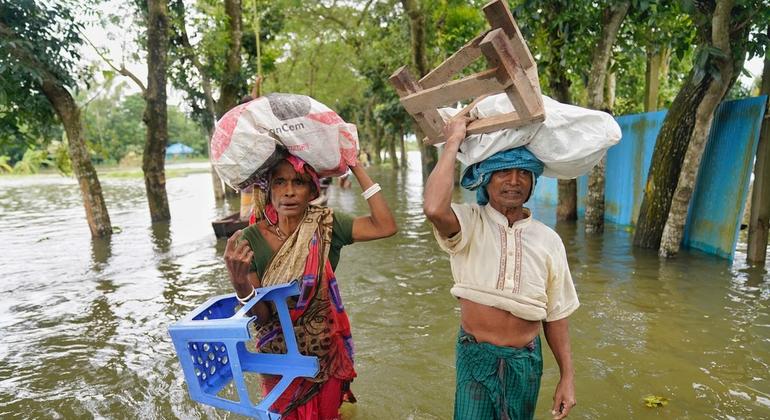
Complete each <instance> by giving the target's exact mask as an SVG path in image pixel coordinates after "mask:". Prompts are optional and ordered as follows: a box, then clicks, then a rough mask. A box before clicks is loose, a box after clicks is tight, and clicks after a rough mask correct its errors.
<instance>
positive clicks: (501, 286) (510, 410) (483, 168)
mask: <svg viewBox="0 0 770 420" xmlns="http://www.w3.org/2000/svg"><path fill="white" fill-rule="evenodd" d="M466 124H467V120H458V121H454V122H450V123H448V124H447V125H446V127H444V138H446V139H447V140H446V145H445V147H444V151H443V153H442V154H441V157H440V158H439V161H438V164H437V165H436V167H435V169H434V170H433V172H432V173H431V175H430V177H429V178H428V182H427V184H426V186H425V204H424V211H425V215H426V216H427V217H428V219H429V220H430V221H431V223H433V227H434V233H435V236H436V239H437V240H438V243H439V245H440V246H441V248H442V249H444V250H445V251H446V252H447V253H449V261H450V263H451V266H452V276H453V277H454V287H452V290H451V293H452V295H454V296H455V297H457V298H458V299H459V301H460V309H461V317H460V324H461V326H460V333H459V335H458V338H457V362H456V368H457V389H456V391H455V411H454V413H455V414H454V418H455V419H456V420H476V419H484V420H486V419H505V420H508V419H510V420H515V419H532V418H533V417H534V414H535V404H536V403H537V395H538V392H539V390H540V377H541V375H542V372H543V359H542V353H541V349H540V336H539V334H540V324H541V323H542V325H543V330H544V332H545V338H546V340H547V341H548V345H549V347H550V348H551V351H552V352H553V354H554V356H555V358H556V362H557V363H558V364H559V370H560V373H561V379H560V380H559V384H558V386H557V387H556V393H555V394H554V402H553V408H552V410H551V414H553V416H554V419H562V418H564V417H567V414H569V412H570V410H571V409H572V407H573V406H575V385H574V381H573V369H572V355H571V351H570V342H569V328H568V323H567V317H568V316H569V315H570V314H571V313H572V312H574V311H575V309H577V308H578V306H579V305H580V304H579V302H578V299H577V294H576V293H575V286H574V285H573V283H572V276H571V275H570V271H569V267H568V265H567V256H566V252H565V250H564V244H563V243H562V241H561V238H559V236H558V235H557V234H556V232H554V231H553V230H551V229H550V228H548V227H547V226H545V225H544V224H542V223H540V222H539V221H537V220H534V219H533V218H532V216H531V214H530V211H529V209H527V208H524V207H523V205H524V203H525V202H526V201H527V200H528V199H529V197H530V196H531V195H532V190H533V188H534V185H535V181H536V179H537V177H538V176H540V174H542V172H543V162H541V161H540V160H538V159H537V158H536V157H535V156H534V155H533V154H532V153H531V152H529V151H528V150H527V149H525V148H523V147H519V148H515V149H510V150H504V151H501V152H498V153H496V154H494V155H492V156H491V157H489V158H488V159H486V160H484V161H482V162H479V163H476V164H473V165H471V166H469V167H468V168H467V169H466V171H465V172H464V173H463V178H462V180H461V184H462V186H463V187H465V188H467V189H469V190H476V200H477V202H478V204H472V205H471V204H453V203H452V202H451V199H452V189H453V187H454V169H455V158H456V156H457V152H458V150H459V148H460V143H462V141H463V139H464V138H465V135H466V132H465V130H466Z"/></svg>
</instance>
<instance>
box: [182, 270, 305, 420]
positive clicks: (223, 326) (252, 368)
mask: <svg viewBox="0 0 770 420" xmlns="http://www.w3.org/2000/svg"><path fill="white" fill-rule="evenodd" d="M297 295H299V286H298V285H297V283H296V282H292V283H288V284H284V285H279V286H272V287H264V288H260V289H257V290H256V295H255V297H254V298H252V299H251V300H250V301H249V302H248V303H247V304H246V305H244V306H243V307H242V308H240V309H238V310H237V311H236V309H237V306H238V305H239V302H238V300H237V299H236V296H235V294H229V295H221V296H216V297H214V298H211V299H209V300H208V301H207V302H206V303H204V304H203V305H201V306H199V307H198V308H197V309H195V310H194V311H193V312H192V313H191V314H189V315H188V316H186V317H185V318H183V319H182V320H180V321H178V322H176V323H174V324H171V325H170V326H169V327H168V332H169V334H170V335H171V341H172V342H173V343H174V348H175V349H176V353H177V356H178V357H179V363H180V364H181V365H182V370H183V371H184V376H185V380H186V381H187V387H188V390H189V392H190V397H191V398H192V399H193V400H195V401H198V402H200V403H203V404H208V405H211V406H214V407H217V408H221V409H224V410H229V411H232V412H234V413H238V414H242V415H245V416H250V417H256V418H258V419H263V420H268V419H270V420H276V419H280V418H281V416H280V415H279V414H277V413H274V412H271V411H270V410H269V409H270V406H271V405H272V404H273V403H274V402H275V400H277V399H278V397H279V396H280V395H281V394H282V393H283V392H284V391H285V390H286V388H288V387H289V384H291V382H292V381H293V380H294V379H295V378H299V377H305V378H312V377H314V376H315V375H316V374H317V373H318V358H317V357H312V356H304V355H302V354H300V353H299V351H298V350H297V340H296V337H295V336H294V329H293V328H292V323H291V317H290V316H289V308H288V306H287V304H286V299H287V298H289V297H291V296H297ZM264 301H272V302H273V303H274V304H275V308H276V309H277V311H278V317H279V320H280V321H281V328H282V330H283V335H284V339H285V341H286V347H287V352H286V354H261V353H253V352H250V351H248V350H247V349H246V342H248V341H250V340H254V338H253V337H252V336H251V333H250V332H249V324H251V323H253V322H255V321H256V317H250V316H247V315H246V313H247V312H248V311H249V310H250V309H251V308H252V307H253V306H254V305H256V304H257V303H258V302H264ZM244 372H253V373H264V374H270V375H281V380H280V381H279V382H278V385H276V387H275V388H274V389H273V390H272V391H271V392H270V393H269V394H268V395H267V396H265V398H264V399H263V400H262V401H261V402H259V403H258V404H257V403H253V402H252V396H250V395H249V392H248V389H247V388H246V382H245V380H244V375H243V373H244ZM231 382H234V385H235V389H236V391H237V393H238V398H239V401H234V400H229V399H226V398H223V397H220V396H218V395H217V394H218V393H219V392H220V391H221V390H222V389H223V388H224V387H225V386H227V385H228V384H230V383H231Z"/></svg>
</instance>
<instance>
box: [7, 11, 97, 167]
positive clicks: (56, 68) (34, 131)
mask: <svg viewBox="0 0 770 420" xmlns="http://www.w3.org/2000/svg"><path fill="white" fill-rule="evenodd" d="M79 4H81V3H79V2H75V1H71V0H52V1H46V2H39V1H32V0H19V1H8V0H2V1H0V154H3V155H8V156H9V157H10V158H11V160H14V161H15V160H20V159H22V157H23V155H24V153H25V151H26V150H27V149H28V148H29V147H43V148H44V147H45V144H46V142H47V141H48V140H47V139H52V138H58V134H59V133H60V130H61V129H60V128H59V124H58V123H57V122H56V117H55V114H54V112H53V109H52V108H51V105H50V103H49V102H48V100H47V99H46V97H45V96H44V95H43V94H42V92H41V81H42V79H43V77H44V76H45V75H48V76H52V77H55V78H56V79H58V80H59V81H60V82H61V83H62V84H63V85H64V86H68V87H70V88H73V89H74V88H75V87H76V80H78V79H79V78H81V76H85V75H84V74H83V73H82V72H81V71H80V68H79V67H78V61H79V60H80V54H79V51H80V49H79V46H80V45H81V44H82V42H81V38H80V34H79V31H80V30H81V29H82V24H81V23H80V19H79V18H78V16H77V14H76V13H75V12H74V10H75V9H76V7H78V5H79ZM84 6H87V3H86V4H83V5H82V6H80V7H84ZM24 55H29V56H32V57H35V60H27V59H22V57H23V56H24Z"/></svg>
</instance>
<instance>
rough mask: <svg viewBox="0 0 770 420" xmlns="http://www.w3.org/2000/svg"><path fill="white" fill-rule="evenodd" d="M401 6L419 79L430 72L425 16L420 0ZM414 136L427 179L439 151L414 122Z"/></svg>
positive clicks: (404, 2) (407, 0)
mask: <svg viewBox="0 0 770 420" xmlns="http://www.w3.org/2000/svg"><path fill="white" fill-rule="evenodd" d="M401 5H402V6H403V7H404V11H405V12H406V14H407V16H408V17H409V33H410V35H411V38H410V39H411V42H412V62H413V64H414V67H415V68H416V69H417V74H419V77H423V76H425V75H426V74H428V72H430V67H429V65H428V56H427V53H426V48H425V46H426V41H425V14H424V13H423V11H422V10H421V8H420V3H419V0H401ZM412 127H413V131H414V135H415V136H417V145H418V146H419V148H420V156H421V160H422V176H423V179H426V178H427V177H428V175H430V173H431V172H432V171H433V168H434V167H435V166H436V162H438V151H437V150H436V148H435V147H433V146H429V145H426V144H424V143H423V142H422V139H423V138H424V137H425V135H424V134H423V132H422V130H421V129H420V127H419V126H418V125H417V123H415V122H412Z"/></svg>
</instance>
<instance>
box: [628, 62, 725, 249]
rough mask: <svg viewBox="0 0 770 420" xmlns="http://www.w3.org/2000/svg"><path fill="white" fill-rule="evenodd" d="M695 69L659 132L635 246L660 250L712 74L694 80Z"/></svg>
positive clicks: (641, 208) (635, 234) (640, 211)
mask: <svg viewBox="0 0 770 420" xmlns="http://www.w3.org/2000/svg"><path fill="white" fill-rule="evenodd" d="M694 73H695V69H693V70H691V71H690V74H689V75H688V76H687V78H686V79H685V82H684V84H683V85H682V88H681V90H680V91H679V93H677V95H676V98H674V102H673V103H672V104H671V109H669V111H668V113H667V114H666V119H665V120H664V121H663V126H662V127H661V129H660V132H659V133H658V139H657V142H656V143H655V150H654V151H653V153H652V162H651V163H650V170H649V173H648V175H647V184H646V186H645V189H644V197H643V198H642V204H641V206H640V208H639V218H638V219H637V223H636V231H635V232H634V245H636V246H638V247H641V248H651V249H657V248H658V246H659V245H660V236H661V234H662V233H663V227H664V225H665V223H666V219H667V218H668V211H669V209H670V208H671V197H672V196H673V194H674V189H675V188H676V184H677V181H678V179H679V172H680V170H681V168H682V161H683V160H684V155H685V152H686V150H687V144H688V143H689V141H690V137H691V134H692V130H693V127H694V125H695V110H696V109H697V108H698V104H699V103H700V102H701V99H702V98H703V96H704V94H705V93H706V90H707V88H708V85H709V84H710V79H711V76H708V75H706V76H704V77H703V79H702V80H700V82H697V83H696V82H695V81H694V80H693V79H694V77H693V75H694Z"/></svg>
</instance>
